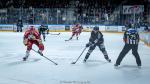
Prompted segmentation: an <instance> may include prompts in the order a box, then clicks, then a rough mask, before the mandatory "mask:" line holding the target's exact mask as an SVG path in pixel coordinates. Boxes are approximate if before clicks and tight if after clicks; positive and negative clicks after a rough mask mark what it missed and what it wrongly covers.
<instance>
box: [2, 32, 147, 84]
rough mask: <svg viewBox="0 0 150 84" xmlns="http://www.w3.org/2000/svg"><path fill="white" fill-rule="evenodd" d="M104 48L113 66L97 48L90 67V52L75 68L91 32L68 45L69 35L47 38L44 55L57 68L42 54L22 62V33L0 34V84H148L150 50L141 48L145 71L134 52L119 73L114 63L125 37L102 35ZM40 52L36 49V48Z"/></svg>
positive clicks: (34, 54)
mask: <svg viewBox="0 0 150 84" xmlns="http://www.w3.org/2000/svg"><path fill="white" fill-rule="evenodd" d="M103 34H104V40H105V47H106V50H107V52H108V55H109V57H110V58H111V60H112V62H111V63H108V62H107V61H106V60H105V59H104V56H103V54H102V53H101V52H100V51H99V49H98V48H96V49H95V50H94V51H93V53H92V54H91V55H90V57H89V59H88V61H87V63H83V59H84V57H85V54H86V52H87V50H88V49H86V51H85V52H84V53H83V55H82V57H81V58H80V59H79V61H78V62H77V63H76V64H74V65H73V64H70V63H71V62H73V61H75V60H76V59H77V57H78V56H79V55H80V53H81V52H82V50H83V49H84V48H85V44H86V43H87V42H88V39H89V37H90V32H84V33H82V34H81V35H80V37H79V40H75V38H73V40H72V41H68V42H65V40H66V39H69V38H70V36H71V33H70V32H65V33H61V34H60V35H47V38H46V42H43V43H44V45H45V50H44V52H43V53H44V55H45V56H47V57H48V58H50V59H51V60H53V61H55V62H57V63H58V65H57V66H56V65H54V64H53V63H51V62H50V61H48V60H47V59H45V58H43V57H41V56H40V55H39V54H37V53H35V52H34V51H31V54H30V57H29V59H28V60H27V61H25V62H24V61H22V58H23V57H24V56H25V51H26V47H25V46H24V45H23V33H14V32H7V33H6V32H1V33H0V84H149V83H150V48H149V47H147V46H145V45H144V43H143V42H140V44H139V50H138V51H139V55H140V57H141V61H142V68H141V69H139V68H137V65H136V61H135V58H134V56H133V55H132V53H131V52H129V53H128V54H127V55H126V57H125V58H124V59H123V61H122V63H121V65H120V66H119V68H118V69H115V68H114V66H113V65H114V63H115V61H116V59H117V57H118V55H119V53H120V52H121V50H122V48H123V46H124V43H123V41H122V37H123V34H116V33H103ZM33 48H34V49H35V50H38V48H37V47H36V46H33Z"/></svg>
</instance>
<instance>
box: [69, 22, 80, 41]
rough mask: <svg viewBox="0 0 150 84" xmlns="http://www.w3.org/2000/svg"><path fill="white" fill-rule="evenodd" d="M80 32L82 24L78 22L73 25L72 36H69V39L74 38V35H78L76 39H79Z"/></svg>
mask: <svg viewBox="0 0 150 84" xmlns="http://www.w3.org/2000/svg"><path fill="white" fill-rule="evenodd" d="M79 33H80V25H79V24H76V25H74V26H73V27H72V36H71V37H70V38H69V40H72V38H73V37H74V36H76V39H77V40H78V36H79Z"/></svg>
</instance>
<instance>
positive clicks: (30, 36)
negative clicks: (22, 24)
mask: <svg viewBox="0 0 150 84" xmlns="http://www.w3.org/2000/svg"><path fill="white" fill-rule="evenodd" d="M23 43H24V45H25V46H27V50H26V55H25V57H23V61H26V59H27V58H28V56H29V53H30V50H31V49H32V45H33V44H35V45H37V46H38V48H39V50H38V53H39V54H40V55H43V53H42V51H43V50H44V45H43V43H42V41H41V38H40V36H39V33H38V31H37V30H36V29H35V28H34V26H30V27H29V29H28V30H27V31H26V32H25V34H24V38H23Z"/></svg>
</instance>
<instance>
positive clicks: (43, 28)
mask: <svg viewBox="0 0 150 84" xmlns="http://www.w3.org/2000/svg"><path fill="white" fill-rule="evenodd" d="M38 31H39V35H40V36H41V35H42V36H43V40H44V41H45V38H46V35H45V33H47V34H49V29H48V27H46V26H44V25H41V26H40V27H39V29H38Z"/></svg>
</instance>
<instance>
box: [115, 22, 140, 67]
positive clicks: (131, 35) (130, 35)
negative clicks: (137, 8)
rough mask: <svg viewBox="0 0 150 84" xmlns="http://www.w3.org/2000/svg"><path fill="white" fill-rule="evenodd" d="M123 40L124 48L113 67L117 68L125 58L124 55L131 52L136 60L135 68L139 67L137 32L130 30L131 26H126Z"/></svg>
mask: <svg viewBox="0 0 150 84" xmlns="http://www.w3.org/2000/svg"><path fill="white" fill-rule="evenodd" d="M123 40H124V42H125V46H124V48H123V49H122V51H121V52H120V54H119V57H118V58H117V61H116V64H115V65H114V66H115V67H118V65H120V63H121V61H122V59H123V58H124V57H125V55H126V54H127V53H128V52H129V51H130V50H132V54H133V55H134V57H135V59H136V63H137V66H138V67H139V68H140V67H141V59H140V56H139V54H138V43H139V34H138V32H137V31H136V30H135V29H134V28H132V25H131V24H129V25H128V29H127V30H126V31H125V32H124V37H123Z"/></svg>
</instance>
